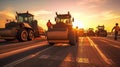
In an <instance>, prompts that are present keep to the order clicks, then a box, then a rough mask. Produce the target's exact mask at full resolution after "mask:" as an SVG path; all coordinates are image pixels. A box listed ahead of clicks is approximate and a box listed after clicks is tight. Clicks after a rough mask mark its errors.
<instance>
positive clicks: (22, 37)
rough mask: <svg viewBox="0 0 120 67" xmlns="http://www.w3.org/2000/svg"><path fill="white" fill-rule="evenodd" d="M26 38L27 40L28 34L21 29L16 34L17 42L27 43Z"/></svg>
mask: <svg viewBox="0 0 120 67" xmlns="http://www.w3.org/2000/svg"><path fill="white" fill-rule="evenodd" d="M27 38H28V32H27V31H26V30H24V29H23V30H19V31H18V34H17V39H18V41H20V42H24V41H27Z"/></svg>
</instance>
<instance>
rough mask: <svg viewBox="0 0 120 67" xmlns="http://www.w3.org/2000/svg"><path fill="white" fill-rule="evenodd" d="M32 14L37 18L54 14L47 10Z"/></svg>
mask: <svg viewBox="0 0 120 67" xmlns="http://www.w3.org/2000/svg"><path fill="white" fill-rule="evenodd" d="M31 13H33V14H34V15H35V16H39V15H47V14H52V12H51V11H46V10H38V11H32V12H31Z"/></svg>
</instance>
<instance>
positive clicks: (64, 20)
mask: <svg viewBox="0 0 120 67" xmlns="http://www.w3.org/2000/svg"><path fill="white" fill-rule="evenodd" d="M56 22H57V23H59V22H62V23H70V22H71V20H70V19H60V18H56Z"/></svg>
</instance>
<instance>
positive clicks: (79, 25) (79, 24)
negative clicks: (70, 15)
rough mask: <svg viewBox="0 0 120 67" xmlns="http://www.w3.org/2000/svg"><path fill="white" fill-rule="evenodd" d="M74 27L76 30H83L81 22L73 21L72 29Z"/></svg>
mask: <svg viewBox="0 0 120 67" xmlns="http://www.w3.org/2000/svg"><path fill="white" fill-rule="evenodd" d="M76 27H78V28H84V25H83V24H82V22H81V21H79V20H74V22H73V28H76Z"/></svg>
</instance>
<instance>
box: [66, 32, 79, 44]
mask: <svg viewBox="0 0 120 67" xmlns="http://www.w3.org/2000/svg"><path fill="white" fill-rule="evenodd" d="M68 37H69V44H70V45H71V46H73V45H76V44H77V43H76V42H77V40H76V39H77V38H76V35H75V32H74V31H69V34H68Z"/></svg>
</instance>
